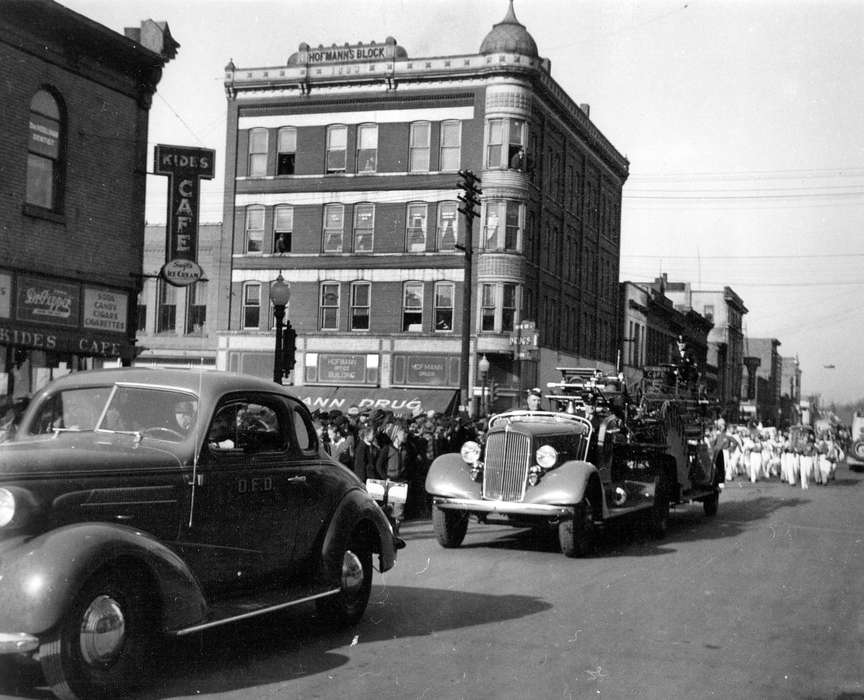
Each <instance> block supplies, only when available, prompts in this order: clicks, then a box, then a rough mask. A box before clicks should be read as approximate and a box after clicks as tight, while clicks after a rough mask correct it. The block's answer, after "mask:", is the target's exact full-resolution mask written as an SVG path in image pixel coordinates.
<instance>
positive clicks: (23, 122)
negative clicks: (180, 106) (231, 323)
mask: <svg viewBox="0 0 864 700" xmlns="http://www.w3.org/2000/svg"><path fill="white" fill-rule="evenodd" d="M177 46H178V44H177V43H176V42H174V40H173V39H172V38H171V35H170V32H169V30H168V27H167V26H166V25H165V24H164V23H155V22H152V21H146V22H143V23H142V24H141V27H140V28H136V29H130V30H126V36H123V35H120V34H117V33H116V32H113V31H111V30H109V29H107V28H106V27H104V26H102V25H100V24H97V23H95V22H93V21H91V20H89V19H88V18H86V17H84V16H82V15H79V14H77V13H75V12H72V11H71V10H69V9H67V8H65V7H63V6H62V5H59V4H57V3H55V2H52V1H51V0H4V2H3V4H2V11H0V63H2V65H3V67H4V81H3V95H2V101H3V115H4V120H3V129H2V132H0V197H2V202H3V204H2V206H0V232H2V235H0V396H5V395H14V396H20V395H26V394H28V393H30V392H32V391H34V390H35V389H36V388H38V386H40V385H41V384H43V383H45V382H46V381H48V380H49V379H50V378H51V377H52V375H54V374H56V373H64V372H68V371H74V370H76V369H83V368H89V367H93V366H99V365H100V364H101V362H102V361H104V360H113V361H115V362H116V360H117V359H118V358H119V359H123V360H125V361H129V360H130V359H131V357H132V354H133V348H134V339H135V305H136V296H137V292H138V288H139V285H140V281H141V280H140V275H141V272H142V269H141V263H142V254H143V247H144V197H145V174H146V167H147V119H148V112H149V109H150V103H151V98H152V95H153V93H154V91H155V90H156V85H157V84H158V82H159V80H160V78H161V75H162V68H163V66H164V65H165V63H166V62H167V61H169V60H170V59H171V58H173V56H174V55H175V52H176V49H177Z"/></svg>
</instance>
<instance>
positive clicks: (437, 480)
mask: <svg viewBox="0 0 864 700" xmlns="http://www.w3.org/2000/svg"><path fill="white" fill-rule="evenodd" d="M481 490H482V486H481V484H480V482H479V481H475V480H474V479H473V478H471V467H470V466H469V465H468V464H466V463H465V460H463V459H462V457H461V455H459V454H456V453H450V454H445V455H441V456H440V457H437V458H436V459H435V461H434V462H432V464H431V466H430V467H429V472H428V473H427V474H426V492H427V493H429V494H431V495H432V496H448V497H450V498H480V497H481Z"/></svg>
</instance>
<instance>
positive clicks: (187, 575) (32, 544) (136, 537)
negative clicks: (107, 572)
mask: <svg viewBox="0 0 864 700" xmlns="http://www.w3.org/2000/svg"><path fill="white" fill-rule="evenodd" d="M112 564H116V565H118V566H121V567H122V566H126V567H128V566H129V565H138V566H140V567H142V568H143V569H144V570H145V571H146V572H147V573H148V574H149V575H150V576H151V578H152V580H153V581H154V582H156V587H157V589H158V590H157V593H158V596H159V600H160V602H161V610H162V629H163V630H165V631H167V630H168V629H176V628H182V627H185V626H188V625H190V624H193V623H195V622H199V621H201V620H202V619H204V616H205V614H206V610H207V604H206V601H205V599H204V596H203V594H202V591H201V588H200V586H199V585H198V582H197V580H196V579H195V576H194V575H193V574H192V572H191V571H190V569H189V567H188V566H187V565H186V564H185V562H184V561H183V560H182V559H181V558H180V557H179V556H177V554H175V553H174V552H173V551H172V550H170V549H169V548H168V547H166V546H165V545H164V544H162V543H161V542H159V541H158V540H156V539H154V538H153V537H151V536H149V535H147V534H145V533H143V532H140V531H138V530H135V529H133V528H130V527H127V526H125V525H114V524H111V523H80V524H74V525H67V526H64V527H60V528H57V529H56V530H51V531H50V532H46V533H45V534H42V535H39V536H38V537H27V536H23V535H22V536H16V537H13V538H10V539H8V540H5V541H3V542H0V581H2V585H0V631H3V632H27V633H30V634H35V635H38V634H41V633H43V632H45V631H47V630H49V629H50V628H52V627H54V626H55V625H56V624H57V623H58V622H59V621H60V620H61V619H62V618H63V616H64V615H65V613H66V611H68V610H69V608H70V606H71V605H72V602H73V600H74V599H75V596H76V595H77V594H78V591H79V590H80V589H81V587H82V586H83V585H84V582H85V581H87V579H88V578H89V577H90V576H92V575H93V574H94V573H95V572H96V571H97V570H99V569H101V568H103V567H105V566H110V565H112Z"/></svg>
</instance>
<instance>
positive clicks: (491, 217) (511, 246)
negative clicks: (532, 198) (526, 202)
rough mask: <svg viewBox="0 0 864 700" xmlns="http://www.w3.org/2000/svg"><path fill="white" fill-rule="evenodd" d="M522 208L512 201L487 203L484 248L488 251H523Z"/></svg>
mask: <svg viewBox="0 0 864 700" xmlns="http://www.w3.org/2000/svg"><path fill="white" fill-rule="evenodd" d="M520 209H521V207H520V206H519V203H518V202H515V201H512V200H503V201H502V200H498V201H489V202H486V223H485V225H484V227H483V247H484V248H486V249H487V250H521V249H522V240H521V230H522V229H521V227H520V226H519V213H520Z"/></svg>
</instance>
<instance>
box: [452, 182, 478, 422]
mask: <svg viewBox="0 0 864 700" xmlns="http://www.w3.org/2000/svg"><path fill="white" fill-rule="evenodd" d="M456 186H457V187H458V188H459V189H461V190H462V191H463V192H464V195H463V194H460V195H458V196H457V199H459V201H460V202H462V206H461V207H459V211H460V212H461V213H462V215H463V216H464V217H465V243H464V245H459V244H458V243H457V244H456V247H457V248H458V249H459V250H461V251H463V252H464V253H465V274H464V281H463V284H462V358H461V363H460V367H459V369H460V375H459V390H460V394H461V396H460V400H459V403H460V405H462V406H464V407H465V410H466V411H467V410H468V402H469V401H470V400H471V399H470V397H471V393H470V387H469V386H468V377H469V372H468V370H469V367H470V361H471V330H472V327H473V322H472V319H473V317H472V316H471V296H472V287H473V282H472V281H471V265H472V262H473V260H472V258H473V256H474V251H473V239H474V234H473V228H474V217H476V216H479V213H478V212H477V210H476V208H475V207H479V206H480V195H481V194H483V190H481V189H480V178H479V177H477V176H476V175H475V174H474V173H473V172H472V171H471V170H460V171H459V182H457V183H456Z"/></svg>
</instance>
